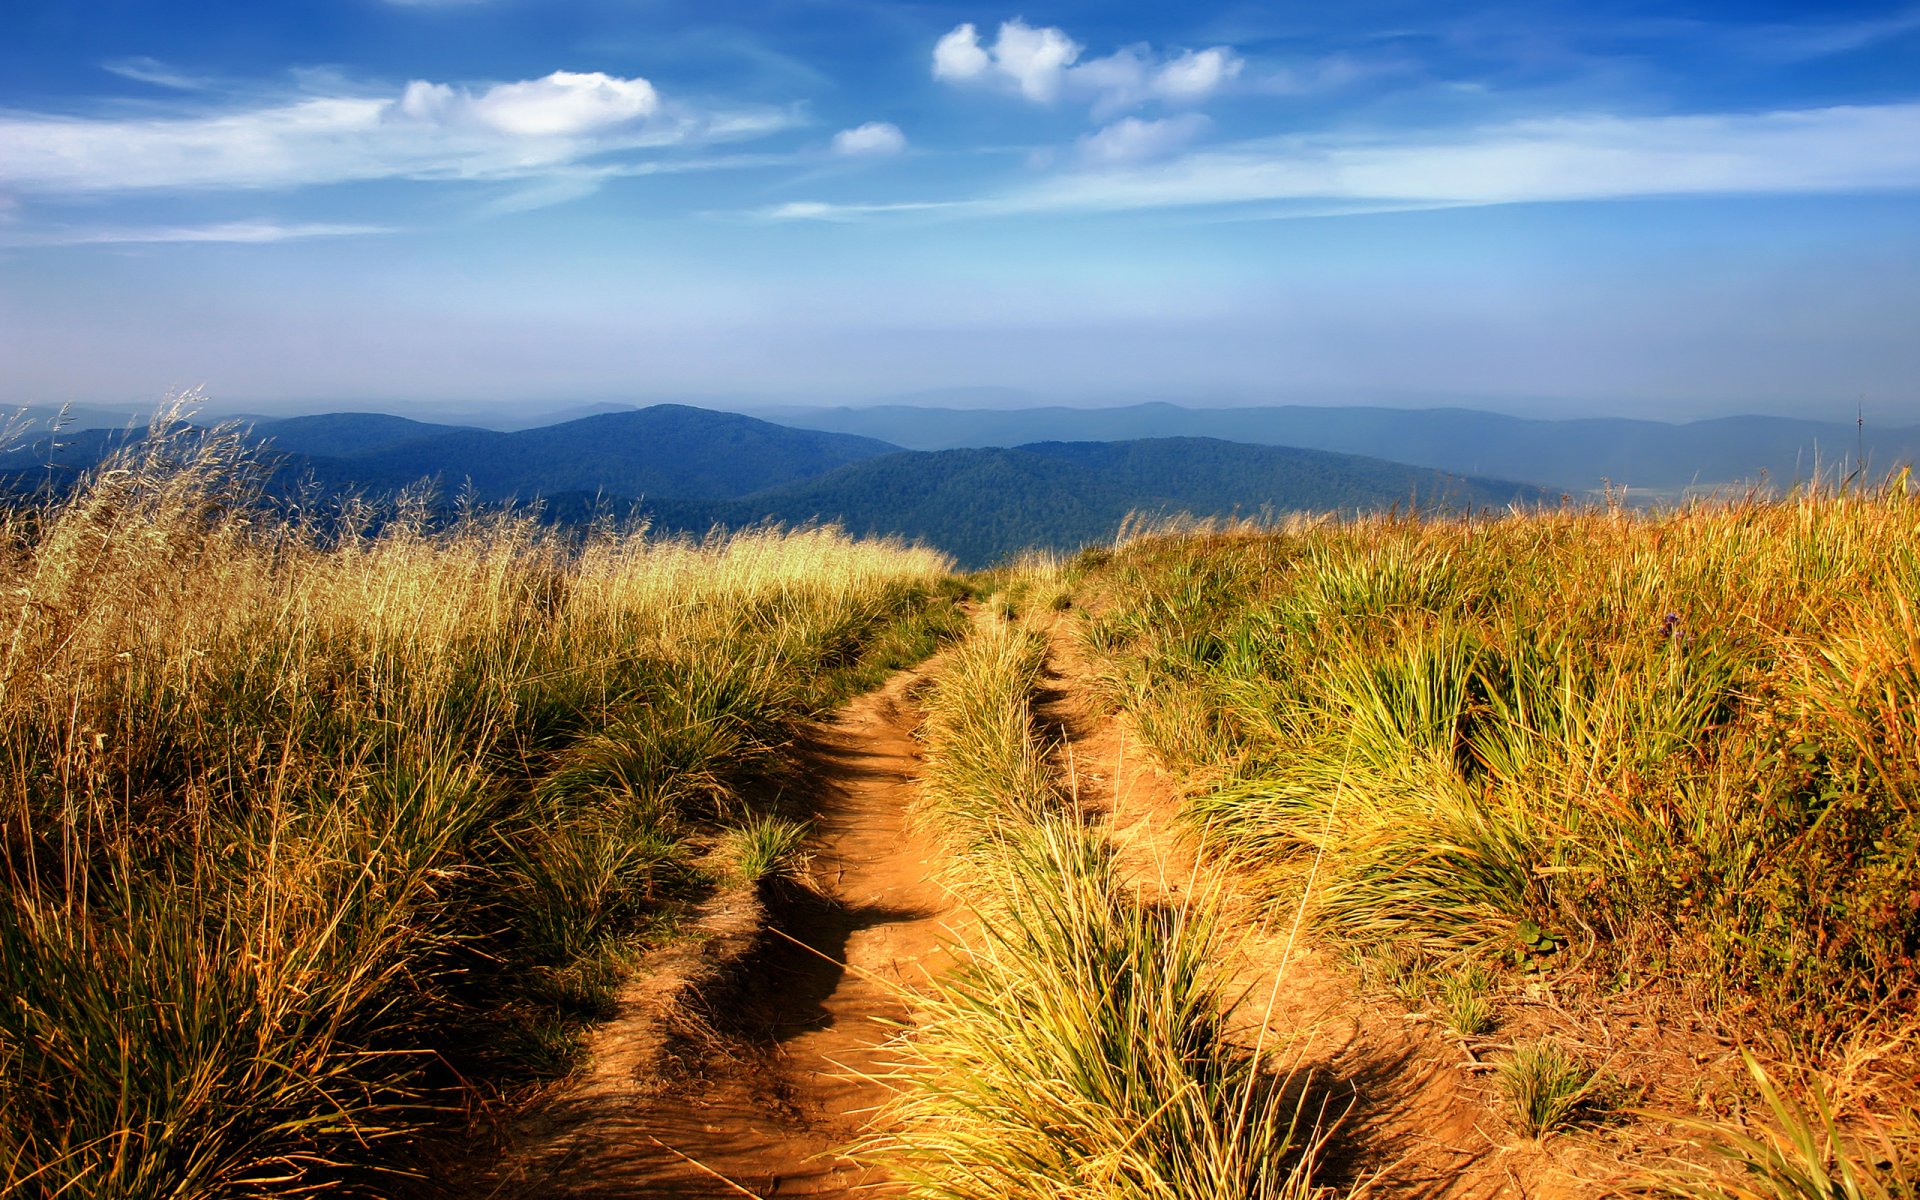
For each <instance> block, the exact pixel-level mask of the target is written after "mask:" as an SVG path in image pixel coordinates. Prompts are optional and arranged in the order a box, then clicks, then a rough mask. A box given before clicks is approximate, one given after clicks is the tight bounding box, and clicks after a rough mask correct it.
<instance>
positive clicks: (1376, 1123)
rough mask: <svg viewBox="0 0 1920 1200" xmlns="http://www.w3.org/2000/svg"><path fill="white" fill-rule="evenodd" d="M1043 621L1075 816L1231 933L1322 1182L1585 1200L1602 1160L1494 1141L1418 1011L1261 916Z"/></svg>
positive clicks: (1283, 924)
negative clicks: (1297, 1075) (1308, 1102)
mask: <svg viewBox="0 0 1920 1200" xmlns="http://www.w3.org/2000/svg"><path fill="white" fill-rule="evenodd" d="M1063 625H1064V622H1061V621H1053V622H1049V623H1048V628H1047V629H1046V633H1047V635H1048V641H1049V650H1048V655H1047V674H1046V678H1045V679H1044V681H1043V683H1042V685H1041V689H1040V692H1039V694H1038V696H1037V697H1036V699H1037V700H1038V703H1037V705H1036V709H1035V718H1036V720H1037V721H1038V722H1039V724H1040V725H1041V727H1042V728H1043V729H1045V730H1047V731H1048V733H1049V735H1050V736H1051V737H1053V738H1054V739H1055V740H1056V742H1057V745H1058V747H1059V748H1058V751H1057V754H1058V757H1059V762H1060V767H1061V770H1062V773H1063V775H1064V776H1065V777H1066V778H1067V779H1068V781H1069V783H1070V785H1071V787H1072V789H1073V791H1074V793H1075V796H1076V800H1077V803H1078V804H1079V805H1080V807H1081V808H1083V809H1084V810H1086V811H1088V812H1091V813H1098V814H1101V815H1103V816H1105V817H1106V818H1107V820H1108V822H1109V830H1110V835H1111V836H1112V838H1113V841H1114V844H1115V846H1116V848H1117V849H1118V850H1119V853H1120V857H1121V861H1122V862H1123V863H1125V864H1126V865H1127V867H1128V870H1129V873H1130V874H1131V875H1132V877H1133V878H1134V879H1135V880H1137V881H1139V882H1141V883H1142V884H1143V885H1145V886H1147V887H1148V888H1149V889H1152V890H1158V891H1159V892H1161V893H1162V894H1163V895H1165V896H1167V897H1168V898H1169V899H1177V898H1178V897H1179V896H1180V895H1181V894H1182V893H1184V892H1186V891H1188V890H1189V889H1193V890H1200V891H1204V892H1206V893H1208V894H1209V895H1211V896H1212V897H1213V898H1214V900H1215V902H1216V903H1218V904H1219V905H1220V907H1221V909H1222V914H1223V916H1224V917H1225V918H1226V919H1227V920H1228V921H1229V923H1230V924H1231V925H1232V926H1233V927H1235V928H1236V929H1237V930H1238V931H1239V933H1240V935H1241V939H1240V944H1239V952H1238V954H1237V955H1236V957H1237V959H1238V962H1237V963H1236V970H1235V986H1236V988H1237V989H1238V990H1239V991H1240V992H1241V993H1242V994H1243V995H1244V996H1245V997H1246V999H1245V1001H1244V1004H1243V1008H1242V1010H1241V1016H1242V1017H1243V1019H1244V1020H1245V1022H1246V1027H1245V1028H1244V1029H1243V1030H1242V1031H1241V1036H1242V1038H1243V1039H1244V1040H1245V1041H1246V1042H1248V1043H1249V1044H1253V1043H1258V1044H1260V1045H1263V1046H1267V1047H1278V1048H1283V1050H1282V1054H1283V1057H1291V1058H1294V1059H1295V1060H1296V1061H1298V1062H1300V1063H1302V1064H1303V1065H1305V1066H1308V1067H1310V1068H1311V1069H1312V1070H1313V1071H1314V1074H1315V1076H1316V1077H1317V1078H1318V1079H1319V1080H1320V1081H1321V1085H1322V1086H1323V1087H1324V1088H1326V1094H1327V1096H1328V1106H1327V1109H1326V1112H1327V1113H1328V1115H1329V1116H1335V1115H1340V1114H1342V1113H1344V1117H1343V1118H1342V1120H1341V1121H1340V1125H1339V1128H1338V1131H1337V1132H1336V1134H1335V1136H1334V1138H1333V1139H1332V1141H1331V1142H1330V1144H1329V1146H1328V1147H1327V1149H1326V1152H1325V1153H1324V1155H1323V1159H1324V1160H1325V1170H1324V1172H1323V1178H1325V1179H1326V1180H1327V1182H1329V1183H1332V1184H1336V1185H1338V1186H1339V1187H1340V1189H1341V1194H1346V1195H1351V1196H1353V1197H1356V1198H1363V1200H1597V1198H1598V1197H1600V1196H1603V1195H1610V1194H1614V1192H1613V1189H1612V1188H1611V1187H1610V1186H1608V1184H1607V1183H1606V1182H1605V1179H1604V1177H1606V1176H1609V1175H1613V1174H1617V1172H1616V1171H1615V1170H1614V1169H1613V1164H1611V1163H1605V1162H1599V1161H1595V1160H1594V1156H1592V1155H1590V1154H1589V1153H1587V1152H1585V1151H1584V1150H1580V1149H1575V1148H1571V1147H1568V1146H1566V1145H1564V1144H1562V1145H1551V1144H1548V1145H1543V1144H1542V1143H1539V1142H1532V1141H1525V1140H1519V1141H1516V1140H1514V1139H1513V1138H1511V1137H1508V1136H1505V1134H1504V1130H1503V1121H1502V1119H1501V1118H1500V1116H1499V1115H1498V1113H1497V1112H1496V1111H1494V1109H1493V1108H1492V1106H1491V1104H1490V1101H1491V1089H1490V1087H1489V1086H1488V1084H1487V1082H1486V1081H1485V1079H1484V1076H1483V1075H1481V1074H1480V1073H1479V1069H1478V1067H1477V1066H1475V1065H1474V1064H1470V1063H1468V1062H1466V1061H1465V1060H1464V1059H1463V1056H1462V1053H1461V1051H1460V1049H1459V1047H1458V1046H1457V1045H1455V1044H1454V1043H1452V1042H1450V1041H1449V1040H1447V1039H1446V1038H1445V1037H1443V1036H1442V1035H1441V1033H1440V1032H1439V1030H1438V1028H1437V1026H1436V1024H1435V1023H1434V1022H1433V1021H1431V1020H1423V1019H1420V1017H1419V1016H1418V1015H1415V1014H1408V1013H1406V1012H1405V1011H1403V1010H1399V1009H1397V1008H1395V1007H1393V1006H1390V1005H1386V1004H1382V1003H1378V1002H1375V1001H1373V1000H1371V999H1369V998H1368V997H1367V996H1366V995H1364V994H1363V993H1362V992H1361V991H1360V989H1359V988H1358V986H1357V984H1356V982H1355V980H1354V978H1353V975H1352V972H1351V971H1349V970H1347V969H1345V968H1344V967H1343V966H1342V965H1341V964H1340V963H1339V962H1338V961H1337V960H1336V959H1335V957H1334V956H1333V955H1331V954H1330V953H1329V952H1328V951H1327V950H1326V949H1325V948H1323V947H1321V946H1318V945H1316V944H1315V941H1314V939H1313V938H1312V937H1311V936H1310V935H1309V934H1308V932H1307V931H1305V930H1304V929H1300V928H1297V927H1296V920H1295V918H1296V914H1295V913H1293V912H1292V911H1288V912H1284V913H1277V914H1276V913H1272V912H1268V911H1263V909H1262V906H1261V905H1260V904H1258V903H1257V902H1256V901H1255V900H1254V899H1253V898H1252V897H1251V896H1249V895H1248V894H1246V892H1245V890H1244V889H1239V888H1236V886H1235V883H1234V879H1233V875H1232V872H1231V870H1230V869H1225V870H1223V868H1222V867H1221V865H1220V864H1219V863H1218V862H1216V861H1213V860H1212V859H1211V857H1210V856H1209V855H1208V854H1207V853H1206V852H1205V848H1204V846H1203V845H1202V844H1201V839H1200V838H1199V837H1197V836H1196V835H1195V834H1194V833H1193V831H1192V830H1191V828H1190V827H1189V826H1187V825H1186V824H1185V823H1184V822H1182V821H1181V820H1180V819H1179V816H1178V814H1179V810H1180V807H1181V803H1182V799H1183V794H1184V793H1183V789H1182V787H1181V785H1180V784H1179V783H1178V782H1177V781H1176V780H1174V779H1172V778H1171V777H1169V776H1168V775H1167V774H1166V773H1165V772H1164V771H1162V770H1161V769H1160V768H1159V766H1158V765H1157V764H1156V763H1155V762H1154V761H1153V759H1152V756H1151V753H1150V751H1148V750H1147V748H1146V746H1145V745H1144V743H1142V742H1141V741H1140V740H1139V738H1138V737H1137V736H1136V735H1135V734H1134V733H1133V731H1132V725H1131V722H1130V721H1129V720H1128V719H1127V717H1126V716H1125V715H1124V714H1118V715H1116V714H1113V713H1111V712H1109V711H1107V710H1106V709H1105V707H1104V706H1103V705H1102V704H1101V702H1100V701H1099V699H1098V698H1097V694H1096V689H1095V686H1094V682H1093V674H1094V667H1093V666H1092V664H1091V663H1089V662H1088V661H1087V659H1086V657H1085V656H1084V655H1083V654H1082V653H1081V652H1080V649H1079V647H1078V646H1077V645H1076V644H1075V642H1074V639H1073V638H1072V637H1071V636H1070V635H1068V633H1067V632H1066V630H1065V629H1064V628H1063Z"/></svg>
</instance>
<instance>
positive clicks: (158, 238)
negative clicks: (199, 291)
mask: <svg viewBox="0 0 1920 1200" xmlns="http://www.w3.org/2000/svg"><path fill="white" fill-rule="evenodd" d="M397 232H399V231H398V230H396V229H394V228H393V227H391V226H386V225H340V224H323V223H293V224H286V223H281V222H277V221H226V222H222V223H219V224H214V225H170V226H153V227H148V228H117V229H116V228H106V229H51V230H38V231H30V232H22V233H18V234H14V233H8V232H0V245H7V246H117V245H156V244H162V243H176V242H237V243H246V244H252V245H260V244H265V243H268V242H291V241H305V240H308V239H311V238H333V237H366V236H369V235H372V234H383V233H397Z"/></svg>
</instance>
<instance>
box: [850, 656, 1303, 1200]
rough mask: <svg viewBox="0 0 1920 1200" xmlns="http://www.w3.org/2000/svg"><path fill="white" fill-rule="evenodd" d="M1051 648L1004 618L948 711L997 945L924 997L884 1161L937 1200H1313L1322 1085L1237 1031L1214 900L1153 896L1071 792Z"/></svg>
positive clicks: (949, 783) (942, 802)
mask: <svg viewBox="0 0 1920 1200" xmlns="http://www.w3.org/2000/svg"><path fill="white" fill-rule="evenodd" d="M1043 652H1044V643H1043V642H1042V640H1041V639H1040V638H1038V637H1037V635H1035V634H1032V633H1030V632H1027V631H1025V630H1023V629H1022V628H1020V627H1018V626H1015V625H1009V624H1005V623H1002V622H999V621H997V620H996V621H994V622H993V623H991V624H989V625H986V626H984V627H981V628H978V629H977V630H976V632H975V634H974V636H973V637H972V638H971V639H969V641H968V642H967V643H966V644H965V645H964V646H963V647H961V648H960V649H959V650H958V651H957V652H956V653H955V654H954V655H953V656H952V658H951V660H950V661H949V664H948V667H947V670H946V671H945V672H944V673H943V674H942V676H941V677H940V679H939V682H938V684H937V686H936V688H935V689H934V691H933V693H932V694H931V696H930V698H929V716H928V721H927V730H926V736H927V743H928V768H927V776H926V786H927V792H928V796H929V799H930V801H931V802H932V806H933V811H934V813H935V816H936V820H937V821H938V823H939V824H940V826H941V827H942V828H943V829H944V830H945V831H946V832H947V833H948V834H949V835H950V836H951V837H952V839H953V840H954V841H955V842H956V843H957V844H958V845H959V846H961V847H962V848H963V849H964V850H965V851H966V853H965V855H964V856H963V858H962V859H961V861H962V863H963V865H964V868H963V873H962V875H961V878H960V879H959V881H958V885H959V886H960V888H961V890H962V892H963V894H964V895H965V896H967V898H968V899H969V900H970V902H971V903H972V904H973V905H974V907H975V909H976V910H977V912H978V913H979V914H980V917H981V933H980V935H979V937H978V939H977V940H976V941H975V942H974V943H973V944H970V945H968V946H965V947H964V948H963V950H964V953H963V954H962V963H961V965H960V967H959V968H958V969H956V970H955V971H954V972H953V973H952V974H951V975H950V976H949V977H947V978H946V979H944V980H943V981H942V982H941V983H940V984H939V985H938V986H937V988H936V989H935V991H934V993H933V995H932V996H930V997H928V998H926V1000H925V1001H924V1006H923V1015H922V1021H921V1027H920V1029H919V1030H918V1031H917V1032H916V1034H915V1035H914V1038H913V1039H912V1041H911V1042H910V1044H909V1048H910V1051H911V1057H912V1060H913V1065H912V1066H911V1067H910V1068H909V1069H908V1071H907V1072H906V1077H905V1078H906V1090H905V1092H904V1095H903V1097H902V1099H901V1101H900V1102H899V1103H898V1105H897V1106H896V1109H895V1113H894V1115H895V1117H896V1118H897V1119H898V1125H899V1129H900V1132H899V1133H898V1134H897V1135H895V1136H893V1137H891V1138H889V1139H886V1140H884V1141H883V1142H882V1145H883V1147H884V1148H885V1150H886V1151H887V1152H888V1156H889V1158H890V1160H891V1161H892V1162H893V1164H894V1165H895V1166H896V1167H897V1168H898V1169H899V1170H901V1172H902V1173H903V1174H904V1175H906V1176H907V1177H908V1178H909V1179H910V1180H911V1181H913V1183H914V1184H915V1185H916V1189H917V1190H916V1194H918V1195H923V1196H937V1197H952V1198H969V1200H971V1198H979V1200H986V1198H989V1197H991V1198H994V1200H1015V1198H1022V1197H1068V1196H1098V1197H1142V1198H1145V1197H1154V1198H1157V1200H1176V1198H1179V1200H1187V1198H1194V1197H1216V1198H1220V1200H1225V1198H1226V1197H1235V1198H1238V1197H1273V1198H1279V1197H1300V1196H1308V1195H1312V1194H1315V1193H1314V1188H1313V1185H1312V1182H1311V1175H1312V1169H1313V1158H1314V1151H1315V1149H1316V1148H1317V1146H1318V1144H1319V1140H1320V1138H1321V1136H1322V1135H1321V1131H1320V1126H1319V1121H1318V1117H1319V1116H1320V1114H1319V1113H1318V1112H1317V1111H1311V1110H1310V1109H1309V1104H1310V1100H1309V1098H1308V1092H1307V1089H1306V1087H1305V1083H1306V1080H1305V1079H1304V1078H1303V1077H1296V1076H1295V1075H1293V1074H1291V1073H1289V1072H1284V1071H1276V1070H1275V1069H1274V1067H1273V1064H1272V1063H1271V1062H1269V1061H1268V1059H1269V1056H1267V1055H1264V1054H1262V1053H1260V1052H1258V1051H1256V1050H1254V1049H1250V1048H1247V1047H1244V1046H1242V1045H1239V1044H1237V1043H1235V1042H1234V1041H1233V1040H1231V1039H1230V1038H1229V1037H1228V1036H1227V1029H1228V1027H1229V1024H1230V1022H1231V1020H1232V1014H1233V1009H1234V1005H1235V998H1234V997H1233V996H1232V995H1231V994H1230V993H1229V991H1228V989H1227V986H1226V977H1225V974H1224V968H1223V964H1224V963H1226V962H1228V961H1230V958H1231V951H1232V947H1231V946H1230V945H1229V944H1228V942H1227V940H1226V938H1225V937H1224V935H1223V934H1222V931H1221V927H1220V925H1219V923H1218V922H1217V921H1216V919H1215V916H1214V912H1213V905H1212V903H1211V902H1210V901H1209V899H1208V898H1207V897H1206V896H1204V895H1201V896H1190V897H1188V898H1187V899H1186V900H1185V901H1184V902H1183V903H1181V904H1179V905H1172V906H1170V905H1166V904H1162V903H1159V902H1157V901H1155V900H1153V899H1151V898H1149V897H1146V896H1144V895H1142V894H1140V893H1139V892H1138V891H1137V890H1136V889H1135V888H1134V887H1133V886H1131V885H1130V884H1128V883H1127V882H1126V880H1125V879H1124V878H1123V877H1122V874H1121V872H1120V870H1119V868H1118V865H1117V863H1116V861H1115V854H1114V850H1113V847H1112V846H1111V844H1110V843H1109V842H1108V841H1107V840H1106V837H1105V835H1104V834H1103V832H1102V831H1101V830H1100V829H1099V828H1098V827H1097V826H1094V825H1090V824H1088V823H1087V822H1086V821H1085V820H1084V819H1083V817H1082V816H1081V815H1080V814H1078V813H1076V812H1075V811H1074V810H1073V808H1072V798H1071V797H1070V796H1068V795H1066V794H1065V792H1064V791H1063V790H1062V789H1061V788H1060V787H1059V785H1058V784H1057V782H1056V781H1055V780H1054V778H1053V776H1052V765H1051V763H1050V761H1049V757H1048V753H1049V749H1050V748H1049V747H1048V746H1046V745H1045V744H1044V743H1043V742H1042V741H1041V740H1040V739H1039V738H1038V736H1037V735H1036V732H1035V728H1034V725H1033V720H1032V713H1031V705H1032V695H1033V689H1034V686H1035V683H1036V681H1037V679H1038V676H1039V673H1040V670H1041V664H1042V655H1043Z"/></svg>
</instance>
